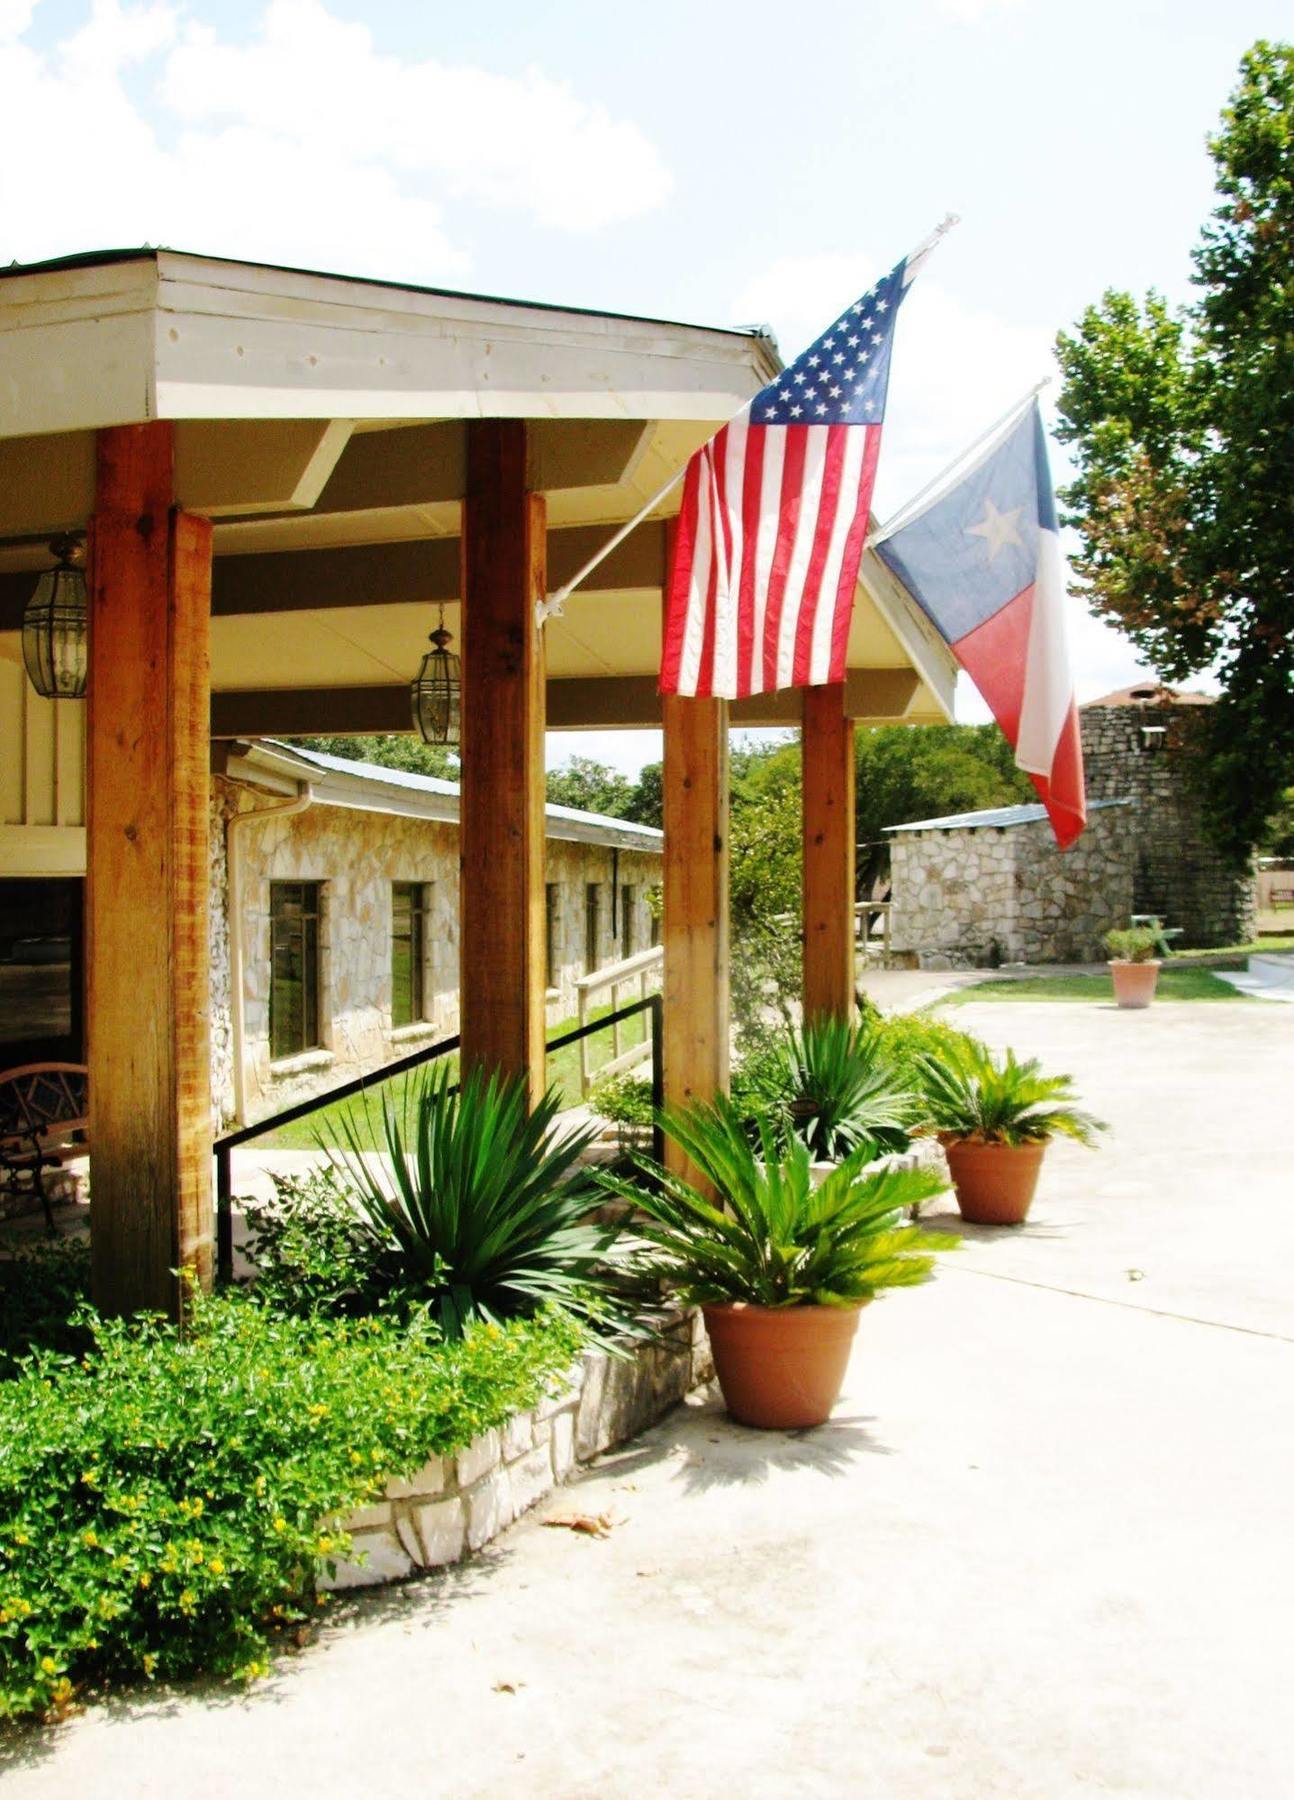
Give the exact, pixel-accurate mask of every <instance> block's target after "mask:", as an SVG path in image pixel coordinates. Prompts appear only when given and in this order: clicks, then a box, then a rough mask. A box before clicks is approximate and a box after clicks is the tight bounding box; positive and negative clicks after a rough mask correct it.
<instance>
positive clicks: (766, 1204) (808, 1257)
mask: <svg viewBox="0 0 1294 1800" xmlns="http://www.w3.org/2000/svg"><path fill="white" fill-rule="evenodd" d="M662 1123H663V1125H664V1128H665V1131H666V1134H667V1135H668V1136H669V1137H670V1138H672V1139H673V1141H674V1143H676V1144H677V1145H678V1147H679V1148H680V1149H681V1150H682V1151H683V1153H684V1155H685V1156H686V1157H687V1158H688V1160H689V1162H690V1163H691V1164H692V1165H693V1166H694V1167H695V1169H696V1170H697V1171H698V1172H699V1174H700V1176H701V1177H702V1179H703V1180H704V1181H705V1182H707V1183H708V1184H710V1186H711V1187H712V1189H713V1191H714V1194H715V1196H717V1197H716V1198H711V1197H710V1196H709V1195H708V1194H707V1193H705V1192H703V1191H702V1190H701V1188H700V1187H698V1186H695V1185H694V1184H693V1183H692V1182H690V1181H687V1180H685V1179H684V1178H683V1177H682V1176H680V1175H678V1174H676V1173H674V1172H673V1171H671V1170H666V1169H662V1168H660V1167H659V1166H658V1165H656V1164H654V1163H651V1162H650V1161H648V1160H647V1159H645V1158H641V1159H637V1160H638V1166H639V1168H640V1170H641V1171H642V1173H643V1174H644V1175H646V1176H647V1177H648V1180H647V1182H646V1184H644V1185H643V1186H641V1187H640V1186H638V1185H636V1184H633V1183H631V1182H629V1181H627V1180H625V1179H624V1178H623V1177H618V1176H614V1175H605V1176H603V1178H602V1179H603V1184H604V1185H605V1186H606V1187H608V1188H610V1189H611V1190H612V1191H613V1192H615V1193H618V1194H620V1195H621V1196H622V1197H623V1198H625V1199H628V1200H631V1201H633V1203H634V1205H635V1206H636V1207H637V1208H638V1209H639V1211H640V1212H641V1213H644V1214H646V1219H645V1221H644V1222H640V1223H639V1224H638V1227H637V1229H638V1232H639V1235H640V1238H641V1240H642V1249H641V1250H640V1252H639V1266H640V1268H641V1269H642V1270H643V1272H644V1273H646V1274H649V1275H650V1276H652V1277H654V1278H657V1279H660V1280H664V1281H665V1282H667V1283H668V1284H669V1286H670V1287H671V1288H672V1289H673V1291H674V1292H675V1293H676V1294H677V1295H678V1297H679V1298H680V1299H681V1300H682V1301H683V1302H684V1303H685V1304H687V1305H705V1304H710V1303H713V1302H720V1303H722V1302H731V1301H745V1302H747V1303H748V1304H750V1305H754V1306H769V1307H783V1306H858V1305H859V1304H861V1303H862V1302H864V1301H866V1300H870V1299H871V1298H872V1296H873V1295H874V1294H876V1293H878V1292H879V1291H880V1290H881V1289H883V1288H892V1287H913V1286H916V1285H917V1284H918V1283H919V1282H923V1281H926V1280H928V1279H929V1276H930V1273H931V1269H932V1266H933V1262H934V1253H935V1252H936V1251H938V1250H948V1249H952V1248H953V1247H954V1246H955V1245H956V1243H957V1241H958V1240H957V1239H956V1238H954V1237H945V1236H941V1235H939V1234H936V1233H934V1232H930V1231H925V1230H923V1229H922V1228H921V1227H919V1226H915V1225H908V1224H905V1223H904V1217H905V1214H906V1213H907V1212H908V1210H909V1209H910V1208H912V1207H913V1206H919V1205H920V1204H921V1203H922V1202H923V1201H925V1200H928V1199H930V1198H931V1197H932V1196H933V1195H934V1194H936V1193H939V1192H941V1191H942V1190H943V1188H944V1187H945V1186H946V1185H947V1184H946V1182H945V1181H944V1180H943V1179H942V1177H940V1176H939V1175H936V1174H934V1173H933V1172H931V1171H928V1170H917V1169H893V1168H884V1169H869V1167H868V1164H869V1163H871V1162H872V1161H873V1160H874V1159H875V1157H876V1154H877V1152H876V1147H875V1145H874V1144H871V1143H868V1144H864V1145H862V1146H860V1147H859V1148H858V1149H857V1150H855V1151H854V1152H853V1153H852V1154H851V1155H850V1156H848V1157H846V1158H845V1160H844V1161H843V1162H841V1163H840V1164H839V1165H838V1166H837V1167H836V1168H835V1169H833V1170H832V1171H831V1173H830V1174H829V1175H828V1176H827V1178H826V1180H825V1181H824V1182H823V1183H822V1184H821V1186H818V1187H815V1186H814V1185H813V1181H812V1177H811V1174H810V1166H809V1152H808V1149H807V1148H806V1146H805V1145H804V1144H803V1143H801V1142H799V1141H794V1140H793V1141H792V1142H791V1144H790V1145H789V1147H788V1149H787V1151H786V1154H785V1155H784V1156H782V1155H780V1154H779V1151H778V1144H777V1135H776V1132H775V1130H774V1127H773V1126H772V1125H771V1124H770V1123H769V1122H768V1121H767V1120H760V1121H758V1123H757V1132H756V1135H757V1137H758V1139H759V1143H758V1145H757V1146H756V1145H752V1143H751V1141H750V1137H749V1135H748V1131H747V1123H746V1121H744V1120H743V1118H742V1116H741V1114H740V1112H739V1111H738V1110H737V1109H736V1108H735V1107H734V1106H733V1105H732V1104H731V1102H730V1101H728V1100H727V1099H725V1098H724V1097H722V1096H720V1097H719V1098H718V1099H716V1100H715V1101H714V1102H713V1103H712V1104H710V1105H704V1106H694V1107H691V1108H689V1109H687V1110H686V1111H668V1112H666V1113H665V1114H663V1115H662ZM757 1150H758V1152H759V1154H757Z"/></svg>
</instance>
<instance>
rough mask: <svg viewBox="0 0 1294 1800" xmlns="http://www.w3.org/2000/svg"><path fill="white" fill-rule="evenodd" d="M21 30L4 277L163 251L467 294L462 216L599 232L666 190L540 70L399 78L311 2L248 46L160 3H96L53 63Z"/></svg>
mask: <svg viewBox="0 0 1294 1800" xmlns="http://www.w3.org/2000/svg"><path fill="white" fill-rule="evenodd" d="M30 12H31V8H30V6H29V5H27V4H25V3H24V0H0V91H3V92H4V94H5V96H6V104H5V107H4V109H3V111H2V112H0V219H2V220H3V225H4V236H3V240H2V241H0V258H2V259H3V260H6V261H7V260H9V259H10V258H17V259H19V260H27V259H34V258H37V257H40V256H47V255H54V254H58V253H60V252H63V251H67V250H73V249H84V248H90V247H100V246H104V245H109V244H138V243H143V242H149V243H158V242H161V243H168V244H172V245H175V246H177V247H180V248H187V249H202V250H210V251H213V252H216V253H221V254H226V255H232V256H244V257H249V258H252V259H262V260H266V261H276V262H287V263H292V262H298V263H305V264H308V265H315V266H321V267H328V268H337V269H341V270H344V271H345V272H347V273H357V274H372V275H379V276H388V277H391V278H393V279H394V278H401V279H406V280H423V281H436V280H444V279H448V278H454V279H461V278H462V277H463V276H464V274H465V273H466V271H467V270H468V268H469V266H470V255H469V252H468V249H467V246H466V245H465V244H464V242H463V241H462V240H461V239H460V238H459V236H458V235H457V233H456V232H455V230H454V228H453V224H452V220H451V219H450V218H449V217H447V215H448V214H449V213H451V212H452V208H453V206H454V204H455V203H456V202H459V201H462V202H465V203H469V204H471V205H475V206H478V207H479V206H484V207H489V208H495V209H500V210H506V211H511V212H514V213H516V214H517V215H519V216H522V217H524V218H527V219H529V220H531V221H532V222H534V223H536V224H538V225H540V226H547V227H551V228H560V229H565V230H572V231H574V230H596V229H598V228H599V227H602V226H605V225H607V224H610V223H614V222H616V221H618V220H622V219H627V218H631V217H634V216H636V215H637V214H639V213H641V212H643V211H645V210H647V209H649V208H650V207H653V206H655V205H658V204H659V203H660V202H661V201H662V200H663V199H664V197H665V195H666V194H667V193H668V191H669V185H670V176H669V172H668V170H667V169H666V167H665V165H664V163H663V161H662V160H661V158H660V156H659V154H658V152H657V151H656V149H655V147H654V146H653V145H652V143H651V142H650V141H649V140H648V139H647V138H646V137H645V136H644V135H643V134H642V133H641V132H640V131H639V129H638V128H637V127H636V126H635V125H633V124H632V123H629V122H627V121H624V120H618V119H616V118H614V117H613V116H612V115H611V114H610V113H609V112H608V111H607V109H606V108H605V107H603V106H600V105H598V104H595V103H590V102H588V101H585V100H583V99H581V98H580V97H579V96H578V95H576V94H575V93H574V92H573V91H572V90H571V89H570V88H569V87H568V86H567V85H565V84H563V83H560V82H556V81H553V80H551V79H550V78H549V77H548V76H546V75H545V74H544V73H543V72H542V71H541V70H537V69H532V70H529V71H527V73H526V74H525V75H523V76H521V77H516V78H514V77H511V76H502V75H496V74H493V73H490V72H488V71H486V70H482V69H474V68H465V67H453V66H450V65H448V64H444V63H437V62H434V61H424V62H419V63H401V62H399V61H398V60H397V59H396V58H394V57H390V56H385V55H382V54H380V53H379V52H378V51H377V50H376V49H375V47H374V44H373V40H372V36H371V34H370V32H369V31H368V29H367V28H366V27H365V26H363V25H356V24H348V23H345V22H344V21H342V20H339V19H337V18H335V17H333V15H332V14H330V13H329V12H328V11H327V10H326V8H325V7H324V6H323V5H321V4H319V0H271V3H270V4H269V6H268V7H267V8H266V11H265V13H264V15H263V17H262V19H261V21H260V25H259V27H258V29H257V31H256V33H255V34H254V36H253V37H252V38H251V39H250V40H249V41H248V42H245V43H231V42H222V41H220V40H219V39H218V38H217V36H216V34H215V32H214V31H213V30H212V29H211V28H210V27H208V26H206V25H203V24H201V23H191V22H187V21H186V19H185V17H184V15H183V14H182V12H181V11H180V9H179V8H178V7H176V6H173V5H171V4H169V0H150V3H147V4H129V3H126V4H123V3H122V0H94V4H93V5H92V7H91V8H90V14H89V17H88V19H87V21H86V23H85V24H84V25H83V26H82V27H81V28H80V29H79V30H78V31H77V32H76V33H75V34H73V35H72V36H70V37H68V38H66V39H65V40H64V41H63V42H62V43H60V44H59V45H58V46H57V47H56V48H55V49H54V50H53V51H51V52H49V53H47V54H41V53H37V52H36V51H34V50H33V49H31V48H30V46H28V45H25V44H23V43H22V42H20V41H19V40H20V37H21V33H22V31H23V30H24V29H25V27H26V25H27V24H28V23H29V20H30ZM6 33H7V35H6ZM127 71H133V78H132V79H131V80H130V82H129V84H128V83H127V81H126V80H125V79H123V77H124V75H125V74H126V72H127ZM141 77H142V79H143V81H144V82H146V83H151V85H152V89H153V92H154V93H155V94H156V96H158V97H159V98H160V107H158V106H156V105H145V106H141V105H140V104H138V103H137V100H136V98H135V96H136V95H138V93H139V92H140V84H141ZM159 121H163V122H165V124H166V125H167V126H168V127H169V129H168V130H161V129H159Z"/></svg>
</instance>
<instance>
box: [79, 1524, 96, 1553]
mask: <svg viewBox="0 0 1294 1800" xmlns="http://www.w3.org/2000/svg"><path fill="white" fill-rule="evenodd" d="M81 1542H82V1543H83V1544H84V1545H85V1546H86V1548H87V1549H89V1550H94V1549H96V1548H97V1546H98V1543H99V1538H98V1533H97V1532H96V1531H95V1529H94V1526H93V1525H91V1526H90V1528H89V1529H88V1530H87V1531H83V1532H82V1533H81Z"/></svg>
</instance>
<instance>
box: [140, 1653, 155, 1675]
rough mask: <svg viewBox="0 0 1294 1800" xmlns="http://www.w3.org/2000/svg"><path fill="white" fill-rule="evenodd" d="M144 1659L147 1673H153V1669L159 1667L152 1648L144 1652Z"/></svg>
mask: <svg viewBox="0 0 1294 1800" xmlns="http://www.w3.org/2000/svg"><path fill="white" fill-rule="evenodd" d="M143 1660H144V1673H145V1675H151V1674H152V1673H153V1670H154V1669H155V1668H156V1667H157V1658H156V1657H155V1656H154V1655H153V1653H152V1651H151V1650H146V1651H145V1652H144V1659H143Z"/></svg>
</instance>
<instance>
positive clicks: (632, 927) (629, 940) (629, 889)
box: [620, 882, 638, 962]
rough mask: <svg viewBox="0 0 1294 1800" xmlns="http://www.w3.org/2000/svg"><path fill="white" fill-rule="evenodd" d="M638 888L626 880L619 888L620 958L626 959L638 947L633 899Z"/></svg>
mask: <svg viewBox="0 0 1294 1800" xmlns="http://www.w3.org/2000/svg"><path fill="white" fill-rule="evenodd" d="M637 895H638V889H637V888H636V887H635V886H634V885H633V883H632V882H626V883H625V884H624V886H623V887H622V888H621V889H620V959H621V961H622V962H623V961H626V960H627V959H628V958H629V957H631V956H632V955H633V953H634V951H635V950H636V949H637V948H638V930H637V922H636V920H635V918H634V901H635V899H636V898H637Z"/></svg>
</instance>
